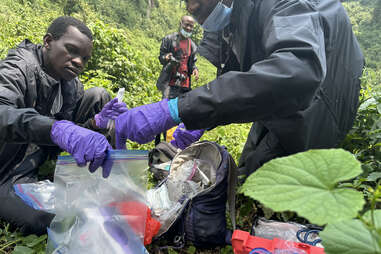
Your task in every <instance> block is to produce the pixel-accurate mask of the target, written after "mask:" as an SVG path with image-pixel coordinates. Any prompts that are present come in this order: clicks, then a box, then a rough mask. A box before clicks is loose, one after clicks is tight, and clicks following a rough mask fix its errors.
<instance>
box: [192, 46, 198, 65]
mask: <svg viewBox="0 0 381 254" xmlns="http://www.w3.org/2000/svg"><path fill="white" fill-rule="evenodd" d="M191 57H192V66H191V70H192V72H193V71H194V70H196V69H197V70H198V68H197V66H196V62H197V46H196V44H195V43H194V42H193V41H192V54H191Z"/></svg>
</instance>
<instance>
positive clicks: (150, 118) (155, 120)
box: [115, 99, 176, 149]
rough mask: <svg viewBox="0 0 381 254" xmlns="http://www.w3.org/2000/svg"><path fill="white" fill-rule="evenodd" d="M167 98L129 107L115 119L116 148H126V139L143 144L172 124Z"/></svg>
mask: <svg viewBox="0 0 381 254" xmlns="http://www.w3.org/2000/svg"><path fill="white" fill-rule="evenodd" d="M175 125H176V122H175V121H174V120H173V119H172V116H171V113H170V109H169V106H168V100H167V99H164V100H162V101H159V102H156V103H153V104H147V105H143V106H139V107H136V108H132V109H129V110H128V111H127V112H126V113H124V114H121V115H120V116H118V117H117V118H116V119H115V138H116V141H115V142H116V144H115V145H116V148H117V149H126V141H127V139H129V140H131V141H134V142H137V143H139V144H145V143H148V142H150V141H152V140H153V139H154V138H155V136H156V135H157V134H159V133H162V132H164V131H166V130H168V129H170V128H172V127H173V126H175Z"/></svg>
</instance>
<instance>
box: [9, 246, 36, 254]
mask: <svg viewBox="0 0 381 254" xmlns="http://www.w3.org/2000/svg"><path fill="white" fill-rule="evenodd" d="M34 253H35V251H34V250H33V249H31V248H28V247H26V246H22V245H17V246H16V247H15V249H14V250H13V251H12V254H34Z"/></svg>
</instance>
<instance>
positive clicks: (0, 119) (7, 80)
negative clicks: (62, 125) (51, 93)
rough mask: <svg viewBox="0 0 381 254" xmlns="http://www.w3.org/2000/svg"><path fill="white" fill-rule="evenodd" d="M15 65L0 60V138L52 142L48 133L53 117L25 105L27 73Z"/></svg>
mask: <svg viewBox="0 0 381 254" xmlns="http://www.w3.org/2000/svg"><path fill="white" fill-rule="evenodd" d="M15 61H17V60H15ZM19 61H22V60H19ZM15 65H16V63H15V62H13V61H2V62H1V63H0V142H7V143H35V144H38V145H54V143H53V142H52V140H51V138H50V135H49V134H50V130H51V128H52V125H53V123H54V122H55V120H54V119H51V118H49V117H46V116H42V115H40V114H39V113H38V112H37V111H36V110H35V109H34V108H26V105H25V99H24V97H25V94H26V93H27V92H28V88H27V83H26V82H27V81H26V77H28V75H27V73H26V69H24V70H23V69H20V68H18V67H15ZM21 66H22V65H21Z"/></svg>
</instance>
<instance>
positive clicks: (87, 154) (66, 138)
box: [50, 120, 112, 178]
mask: <svg viewBox="0 0 381 254" xmlns="http://www.w3.org/2000/svg"><path fill="white" fill-rule="evenodd" d="M50 137H51V139H52V141H53V142H54V143H55V144H57V145H58V146H59V147H60V148H62V149H63V150H65V151H67V152H69V153H70V154H72V155H73V157H74V159H75V161H76V162H77V164H78V166H80V167H83V166H85V165H86V163H87V162H90V165H89V171H90V172H91V173H93V172H94V171H95V170H96V169H97V168H99V167H102V168H103V172H102V174H103V177H104V178H106V177H108V176H109V175H110V171H111V167H112V162H111V160H107V159H106V157H107V150H109V149H111V146H110V144H109V143H108V141H107V139H106V137H105V136H103V135H102V134H99V133H97V132H95V131H91V130H89V129H86V128H82V127H80V126H78V125H75V124H74V123H72V122H69V121H66V120H62V121H57V122H55V123H54V124H53V126H52V130H51V132H50Z"/></svg>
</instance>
